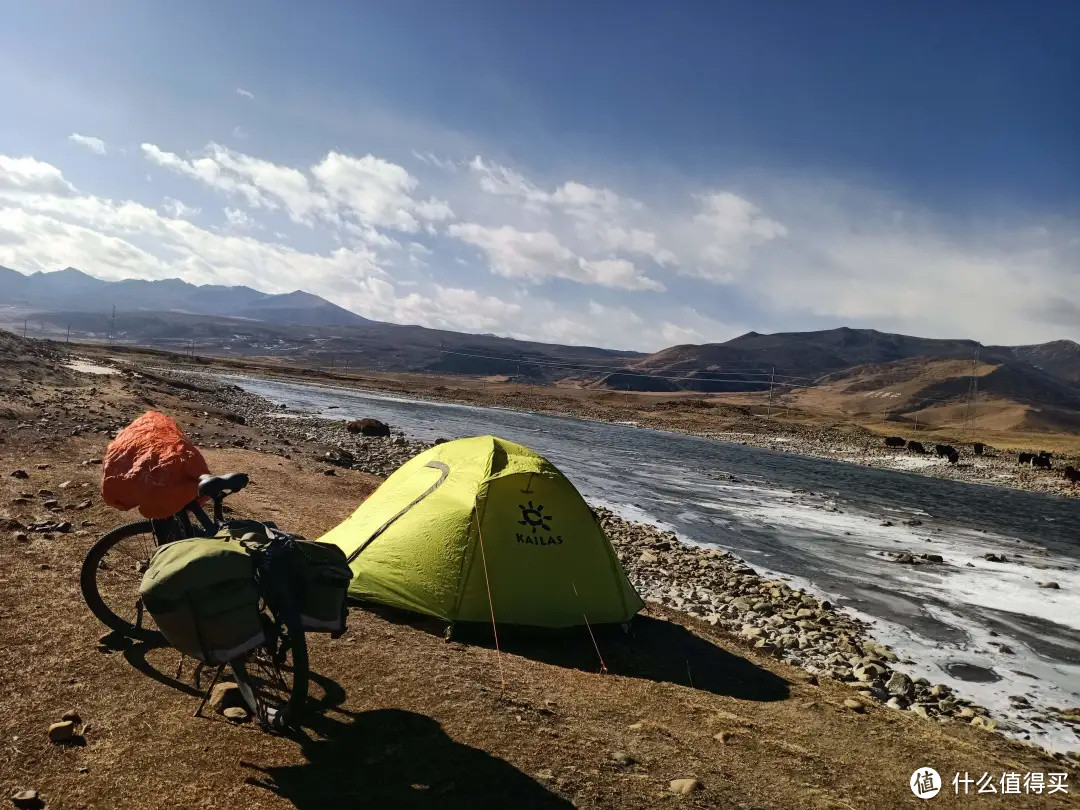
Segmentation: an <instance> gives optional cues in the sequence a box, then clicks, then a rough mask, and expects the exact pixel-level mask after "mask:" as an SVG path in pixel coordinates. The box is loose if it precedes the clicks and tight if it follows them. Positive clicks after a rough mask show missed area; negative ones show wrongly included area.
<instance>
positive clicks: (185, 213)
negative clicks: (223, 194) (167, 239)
mask: <svg viewBox="0 0 1080 810" xmlns="http://www.w3.org/2000/svg"><path fill="white" fill-rule="evenodd" d="M161 210H162V211H164V212H165V213H166V214H168V215H169V216H170V217H172V218H173V219H190V218H191V217H197V216H198V215H199V214H201V213H202V209H201V208H195V207H194V206H190V205H185V204H184V203H182V202H180V200H174V199H173V198H172V197H166V198H165V199H164V200H163V201H162V203H161Z"/></svg>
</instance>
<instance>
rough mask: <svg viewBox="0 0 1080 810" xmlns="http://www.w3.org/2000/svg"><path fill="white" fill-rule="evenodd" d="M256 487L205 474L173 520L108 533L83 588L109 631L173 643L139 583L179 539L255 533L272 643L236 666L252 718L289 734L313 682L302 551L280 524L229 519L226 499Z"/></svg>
mask: <svg viewBox="0 0 1080 810" xmlns="http://www.w3.org/2000/svg"><path fill="white" fill-rule="evenodd" d="M248 481H249V479H248V476H247V475H246V474H245V473H231V474H229V475H222V476H208V475H204V476H203V477H202V479H201V480H200V481H199V489H198V492H199V496H198V497H197V498H196V499H195V500H193V501H191V503H189V504H187V505H186V506H185V507H184V508H183V509H181V510H180V511H179V512H177V513H176V514H175V515H173V516H172V517H169V518H164V519H160V520H141V521H137V522H135V523H129V524H127V525H124V526H120V527H118V528H116V529H113V530H112V531H111V532H108V533H107V534H105V535H104V536H102V538H101V539H100V540H98V541H97V542H96V543H95V544H94V545H93V547H91V549H90V551H89V552H87V554H86V557H85V558H84V560H83V564H82V570H81V572H80V577H79V585H80V587H81V589H82V594H83V599H84V600H85V601H86V604H87V606H88V607H89V608H90V611H91V612H92V613H93V614H94V615H95V616H96V617H97V618H98V619H99V620H101V622H102V623H104V624H105V626H106V627H109V628H110V629H111V630H113V631H114V632H116V633H119V634H120V635H122V636H124V637H126V638H130V639H133V640H135V641H143V642H146V643H149V644H166V643H167V642H166V640H165V637H164V635H163V634H162V633H161V631H160V630H157V629H155V628H154V626H153V618H152V617H151V616H150V614H149V613H148V612H147V611H145V610H144V608H143V605H142V600H141V599H140V598H139V584H140V582H141V581H142V576H143V574H144V573H146V570H147V568H148V567H149V565H150V558H151V557H152V556H153V553H154V552H155V551H156V550H157V549H158V548H160V547H161V546H163V545H165V544H167V543H171V542H174V541H176V540H182V539H194V538H199V537H213V536H215V535H216V534H217V533H218V532H219V531H220V530H221V529H222V528H223V527H225V526H229V525H232V526H236V525H239V526H240V527H241V528H244V529H248V528H250V529H251V530H253V536H249V537H247V539H249V540H255V539H257V540H258V542H254V543H248V544H246V545H247V547H248V550H249V553H250V554H251V557H252V559H253V562H254V564H255V585H256V590H257V591H258V593H259V613H260V618H261V620H262V623H263V634H264V636H265V638H266V641H265V642H264V643H263V644H262V645H261V646H259V647H256V648H255V649H254V650H252V651H250V652H247V653H245V654H244V655H242V656H240V657H238V658H236V659H234V660H232V661H229V662H228V664H229V666H230V667H231V669H232V671H233V673H234V674H235V676H236V684H237V686H238V687H239V691H240V694H241V696H242V697H243V700H244V703H246V704H247V708H248V709H249V710H250V711H251V713H252V715H253V716H254V717H255V718H256V719H257V720H258V722H259V723H260V724H261V725H262V726H263V727H264V728H267V729H268V730H272V731H283V730H285V729H287V728H289V727H291V726H292V725H293V724H294V722H295V719H296V716H297V714H298V711H299V709H300V707H301V706H302V705H303V703H304V700H305V699H306V697H307V687H308V680H309V673H308V654H307V639H306V636H305V633H304V629H303V626H302V624H301V620H300V615H299V612H298V610H297V606H296V604H295V600H294V598H293V594H295V593H296V585H295V581H294V579H293V577H295V576H296V574H295V571H296V568H297V566H295V565H292V564H291V563H290V559H291V557H292V555H294V554H296V553H298V552H297V547H296V538H295V537H294V536H293V535H290V534H287V533H285V532H282V531H280V530H278V528H277V526H276V525H275V524H274V523H272V522H264V523H259V522H256V521H247V520H245V521H226V520H225V507H224V500H225V498H226V497H227V496H229V495H232V494H234V493H236V492H239V491H240V490H242V489H243V488H244V487H246V486H247V485H248ZM206 498H209V499H210V500H211V501H212V502H213V515H212V517H211V516H210V515H207V513H206V511H205V510H204V509H203V507H202V504H201V503H200V501H202V500H204V499H206ZM218 671H219V673H220V668H219V670H218ZM215 680H216V677H215Z"/></svg>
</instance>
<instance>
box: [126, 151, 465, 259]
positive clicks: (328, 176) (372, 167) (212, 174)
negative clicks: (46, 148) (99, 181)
mask: <svg viewBox="0 0 1080 810" xmlns="http://www.w3.org/2000/svg"><path fill="white" fill-rule="evenodd" d="M142 150H143V153H144V154H145V156H146V157H147V158H148V159H149V160H151V161H152V162H154V163H156V164H158V165H159V166H162V167H164V168H167V169H170V170H172V171H174V172H177V173H180V174H184V175H187V176H188V177H191V178H193V179H195V180H198V181H200V182H202V183H204V184H205V185H207V186H210V187H211V188H214V189H216V190H217V191H220V192H222V193H224V194H226V195H229V196H233V197H239V198H241V199H242V200H243V201H244V202H245V203H246V204H247V205H248V206H249V207H252V208H265V209H281V210H284V211H285V213H286V214H287V215H288V216H289V218H290V219H292V220H293V221H294V222H298V223H301V224H304V225H307V226H309V227H310V226H313V225H314V224H315V223H316V222H322V223H324V224H329V225H331V226H334V227H336V228H339V229H341V232H342V233H344V234H349V235H351V236H353V237H356V238H359V239H361V240H362V241H365V242H368V243H371V244H379V243H383V244H386V243H388V242H390V241H391V240H390V239H389V237H386V236H385V235H383V234H381V233H379V229H387V230H392V231H402V232H406V233H416V232H419V231H420V230H421V228H422V227H423V228H424V229H427V230H429V231H431V230H433V225H434V224H437V223H442V222H444V221H446V220H449V219H452V218H453V216H454V212H453V211H452V210H451V208H450V206H449V205H448V204H447V203H446V202H445V201H443V200H440V199H437V198H435V197H428V198H426V199H422V198H419V197H417V196H415V191H416V190H417V188H418V186H419V183H418V181H417V180H416V178H414V177H413V176H412V175H410V174H409V172H408V171H406V170H405V169H404V168H403V167H401V166H399V165H397V164H395V163H391V162H389V161H386V160H382V159H381V158H377V157H375V156H374V155H366V156H364V157H359V158H358V157H354V156H352V155H345V154H342V153H340V152H330V153H328V154H327V156H326V157H325V158H324V159H323V160H322V161H320V162H319V163H317V164H316V165H314V166H312V167H311V169H310V175H309V174H307V173H305V172H303V171H301V170H299V169H295V168H292V167H290V166H282V165H279V164H276V163H273V162H271V161H267V160H263V159H261V158H256V157H253V156H251V155H246V154H244V153H242V152H238V151H236V150H233V149H230V148H228V147H226V146H222V145H221V144H216V143H211V144H209V145H208V146H207V147H206V149H205V150H204V154H203V156H202V157H198V158H191V159H189V158H183V157H181V156H179V155H177V154H174V153H172V152H167V151H165V150H163V149H161V148H160V147H158V146H156V145H154V144H149V143H146V144H143V145H142Z"/></svg>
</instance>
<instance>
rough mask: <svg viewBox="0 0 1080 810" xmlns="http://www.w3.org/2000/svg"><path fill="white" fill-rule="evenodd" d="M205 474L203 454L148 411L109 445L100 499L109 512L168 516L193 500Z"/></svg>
mask: <svg viewBox="0 0 1080 810" xmlns="http://www.w3.org/2000/svg"><path fill="white" fill-rule="evenodd" d="M208 472H210V470H209V469H208V468H207V466H206V461H205V460H204V459H203V457H202V454H201V453H200V452H199V450H198V448H196V447H195V445H194V444H192V443H191V441H190V440H189V439H188V438H187V436H185V435H184V434H183V431H181V430H180V427H179V426H178V425H177V424H176V422H174V421H173V420H172V419H170V418H169V417H168V416H166V415H165V414H163V413H158V412H157V411H147V412H146V413H144V414H143V415H142V416H140V417H139V418H138V419H136V420H135V421H134V422H132V423H131V424H130V425H128V426H127V427H126V428H124V429H123V430H121V431H120V433H119V434H117V436H116V438H115V439H113V440H112V441H111V442H110V443H109V447H108V449H107V450H106V451H105V459H104V461H103V462H102V467H101V497H102V498H103V499H104V500H105V503H107V504H108V505H109V506H111V507H113V508H114V509H119V510H121V511H126V510H128V509H131V508H132V507H135V506H137V507H139V512H140V513H141V514H142V516H143V517H148V518H166V517H171V516H172V515H174V514H176V513H177V512H179V511H180V509H182V508H183V507H184V506H185V505H186V504H188V503H190V502H191V501H193V500H194V499H195V497H196V496H197V495H198V494H199V476H200V475H205V474H207V473H208Z"/></svg>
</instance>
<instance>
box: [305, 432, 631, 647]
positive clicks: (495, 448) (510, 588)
mask: <svg viewBox="0 0 1080 810" xmlns="http://www.w3.org/2000/svg"><path fill="white" fill-rule="evenodd" d="M320 539H321V540H322V542H326V543H334V544H336V545H338V546H339V547H341V549H342V550H343V551H344V552H345V554H346V556H347V557H348V559H349V565H350V567H351V569H352V572H353V581H352V584H351V585H350V587H349V594H350V596H352V597H354V598H356V599H360V600H362V601H371V602H377V603H381V604H384V605H389V606H391V607H396V608H403V609H406V610H410V611H414V612H417V613H423V614H427V615H430V616H435V617H438V618H440V619H444V620H446V621H450V622H456V621H462V622H491V621H495V622H497V623H499V624H514V625H525V626H532V627H552V628H561V627H573V626H577V625H582V624H587V623H588V624H601V623H612V622H626V621H629V620H630V618H631V617H633V616H634V614H636V613H637V612H638V611H639V610H641V608H642V607H644V603H643V602H642V601H641V597H639V596H638V594H637V593H636V592H635V591H634V588H633V586H632V585H631V584H630V582H629V580H628V579H627V577H626V573H625V572H624V571H623V568H622V566H621V565H620V564H619V559H618V557H617V556H616V555H615V552H614V550H613V549H612V547H611V544H610V543H609V542H608V539H607V537H606V536H605V535H604V532H603V529H601V527H600V524H599V523H598V521H597V520H596V516H595V515H594V514H593V513H592V510H590V509H589V507H588V505H587V504H586V503H585V501H584V500H583V499H582V497H581V494H580V493H579V492H578V491H577V490H576V489H575V488H574V485H573V484H571V483H570V482H569V481H568V480H567V479H566V477H565V476H564V475H563V474H562V473H560V472H559V471H558V470H557V469H556V468H555V466H554V465H553V464H551V463H550V462H549V461H548V460H547V459H545V458H544V457H543V456H541V455H540V454H538V453H536V452H534V451H532V450H530V449H528V448H527V447H523V446H522V445H520V444H515V443H513V442H509V441H506V440H504V439H499V438H496V437H494V436H477V437H474V438H468V439H458V440H456V441H452V442H444V443H442V444H438V445H436V446H435V447H432V448H431V449H429V450H427V451H425V452H423V453H421V454H420V455H418V456H416V457H415V458H413V459H411V460H409V461H408V462H406V463H405V464H404V465H402V466H401V467H400V468H399V469H398V470H397V471H395V472H394V473H393V474H392V475H391V476H390V477H389V478H387V479H386V481H384V482H383V484H382V485H381V486H380V487H379V488H378V489H377V490H376V491H375V492H374V493H373V494H372V495H371V497H369V498H368V499H367V500H366V501H364V503H363V504H361V506H360V507H359V508H358V509H357V510H356V511H355V512H354V513H353V514H352V515H351V516H350V517H348V518H346V519H345V520H344V521H343V522H342V523H341V524H339V525H338V526H336V527H335V528H333V529H331V530H330V531H329V532H328V533H327V534H325V535H324V536H323V537H322V538H320Z"/></svg>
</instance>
